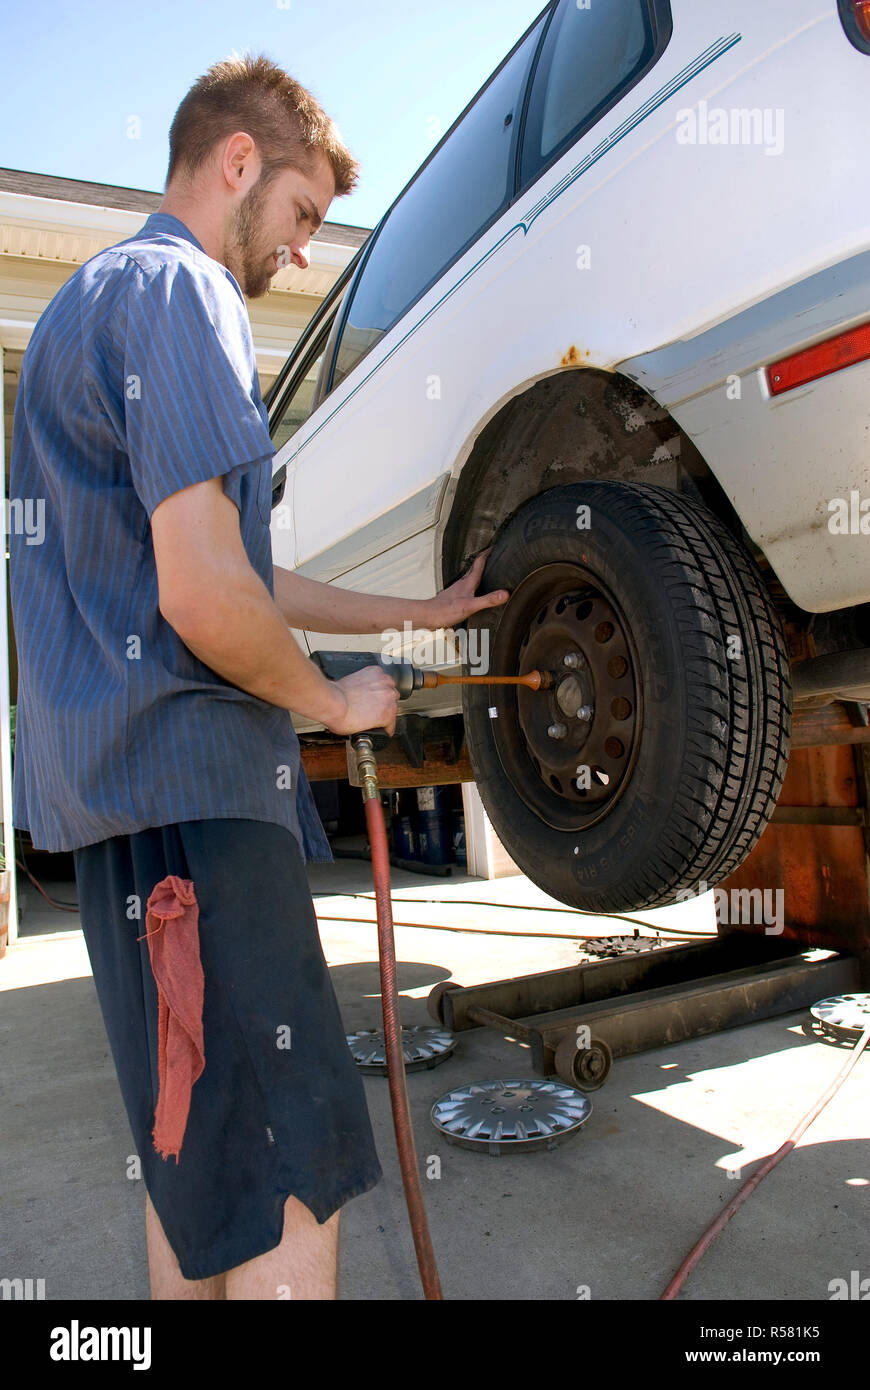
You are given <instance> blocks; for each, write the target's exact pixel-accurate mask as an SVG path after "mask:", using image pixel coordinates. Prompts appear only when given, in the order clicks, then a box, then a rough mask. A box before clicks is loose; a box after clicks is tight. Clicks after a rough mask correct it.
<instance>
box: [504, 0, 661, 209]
mask: <svg viewBox="0 0 870 1390" xmlns="http://www.w3.org/2000/svg"><path fill="white" fill-rule="evenodd" d="M570 2H571V0H557V3H556V4H555V5H554V7H553V13H552V15H551V16H550V23H552V21H553V19H554V18H555V16H556V14H557V13H558V11H559V9H560V7H561V5H562V4H568V3H570ZM641 3H642V4H644V5H645V6H646V13H647V18H648V20H649V25H650V29H651V30H652V37H653V46H652V51H651V53H650V56H649V58H648V59H647V61H646V62H645V63H644V64H643V66H642V67H640V68H638V69H637V71H636V72H635V73H634V75H633V76H632V77H630V78H628V79H627V80H626V81H625V82H623V83H622V84H621V86H619V87H617V88H614V91H613V94H612V96H611V98H610V100H609V101H607V103H606V105H604V106H601V107H599V109H598V111H597V112H596V113H595V114H593V115H592V116H589V117H587V118H586V120H585V121H580V122H579V123H578V124H577V125H576V126H575V127H574V129H573V130H572V131H569V133H568V135H566V136H565V137H564V139H563V140H562V141H561V143H560V144H559V145H557V146H556V149H555V150H553V151H551V152H550V154H549V155H548V156H547V159H546V162H545V163H543V164H540V165H538V167H537V168H536V169H535V171H534V173H533V174H532V175H530V177H529V178H527V179H523V173H522V171H523V154H524V151H525V143H526V134H527V121H528V114H529V109H530V107H531V103H532V93H533V91H534V88H535V84H536V82H537V80H538V68H539V65H540V61H541V58H542V55H543V52H544V47H543V46H544V43H545V42H546V35H547V34H548V33H549V30H550V23H548V24H547V25H546V29H545V33H544V34H543V35H542V39H541V43H540V45H539V46H538V51H537V53H536V54H535V67H534V71H533V72H532V73H531V74H530V76H529V83H528V87H527V89H526V101H525V104H524V109H523V117H522V129H521V131H520V146H519V151H518V154H517V197H521V196H522V194H523V193H525V192H526V190H527V189H529V188H531V186H532V184H533V183H537V181H538V179H540V178H543V176H544V174H546V173H547V171H548V170H549V169H551V168H552V166H553V165H554V164H556V163H557V162H558V161H559V160H560V159H561V158H562V157H563V155H564V154H565V153H566V151H567V150H568V149H570V147H571V146H572V145H576V144H578V143H579V141H580V140H583V139H585V138H586V136H587V135H588V134H589V132H590V130H594V128H595V126H597V125H598V123H599V121H602V120H603V119H604V117H605V116H606V115H607V114H608V113H609V112H610V111H612V110H613V108H614V106H618V105H619V103H620V102H621V101H622V99H623V97H626V96H628V93H629V92H630V91H632V90H633V89H634V88H635V87H636V86H637V85H638V83H639V82H642V81H643V79H644V78H645V77H646V76H647V74H648V73H650V72H652V70H653V68H654V67H655V66H656V64H657V63H658V62H659V60H660V59H661V58H662V57H663V55H664V53H665V50H666V49H667V47H668V45H669V44H670V41H671V38H672V37H673V32H674V20H673V14H672V12H671V4H670V0H641ZM555 51H556V46H555V45H554V47H553V51H552V53H551V55H550V62H549V63H548V65H547V68H546V71H544V72H543V75H542V78H541V80H542V81H543V82H544V84H545V85H546V83H547V82H548V81H549V76H550V68H551V67H552V58H553V54H554V53H555Z"/></svg>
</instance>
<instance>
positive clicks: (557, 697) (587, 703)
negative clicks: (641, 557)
mask: <svg viewBox="0 0 870 1390" xmlns="http://www.w3.org/2000/svg"><path fill="white" fill-rule="evenodd" d="M535 669H538V670H543V671H550V672H552V673H553V675H554V677H555V680H554V684H553V687H552V688H551V689H549V690H546V691H531V690H528V689H526V688H524V687H501V688H499V687H490V691H491V693H492V692H495V691H496V690H498V692H499V693H498V695H497V696H496V698H497V700H498V704H497V708H498V718H497V719H493V721H492V725H493V736H494V739H495V743H496V748H497V750H498V754H499V758H500V759H501V763H502V766H503V767H504V770H505V772H506V774H507V776H508V777H509V778H510V780H511V782H512V784H513V786H514V788H515V790H516V791H517V793H518V794H519V796H520V797H522V799H523V800H524V801H525V803H526V804H527V805H528V806H529V807H530V808H531V809H532V810H533V811H534V812H535V813H536V814H537V815H538V816H540V817H541V819H542V820H544V821H545V822H546V823H547V824H548V825H550V826H552V827H553V828H554V829H561V830H572V831H576V830H578V829H586V828H588V827H590V826H592V825H594V824H596V823H597V822H598V821H600V820H602V819H603V818H604V817H605V816H607V815H609V814H610V813H611V812H612V811H613V809H614V807H615V806H616V805H617V803H618V802H619V800H620V798H621V796H622V794H623V792H624V790H625V788H626V785H627V783H628V779H629V776H630V773H631V771H632V768H633V767H634V764H635V762H636V759H637V754H638V748H639V744H640V731H641V728H642V723H643V710H642V696H641V682H640V672H639V666H638V659H637V653H636V648H635V643H634V640H633V637H632V634H631V631H630V628H629V626H628V624H627V622H626V619H625V617H624V614H623V613H622V610H621V609H620V607H619V605H618V603H617V602H616V600H615V598H614V597H613V595H612V594H611V593H610V592H609V590H608V589H607V587H606V585H604V584H603V583H602V581H601V580H600V579H599V578H598V577H597V576H596V575H594V574H593V573H592V572H591V571H590V570H588V569H586V568H585V567H584V566H581V565H568V564H556V565H546V566H543V567H542V568H541V569H539V570H536V571H534V573H533V574H530V575H529V576H527V578H526V579H525V580H524V581H523V582H522V584H520V585H519V586H518V587H517V588H516V590H515V591H514V593H513V595H512V597H511V599H510V601H509V603H508V604H507V606H506V609H505V610H504V612H503V615H502V619H501V623H500V624H499V629H498V653H497V658H496V661H495V663H494V666H493V675H510V674H514V673H518V674H521V675H522V674H524V673H525V672H527V671H532V670H535Z"/></svg>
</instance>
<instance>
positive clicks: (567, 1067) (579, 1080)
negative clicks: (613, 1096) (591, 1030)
mask: <svg viewBox="0 0 870 1390" xmlns="http://www.w3.org/2000/svg"><path fill="white" fill-rule="evenodd" d="M612 1066H613V1053H612V1052H611V1051H610V1048H609V1047H608V1046H607V1043H606V1042H604V1041H603V1040H602V1039H601V1038H592V1039H591V1041H590V1044H589V1046H588V1047H578V1046H577V1044H576V1042H575V1041H574V1034H573V1033H566V1034H565V1036H564V1038H563V1039H562V1041H561V1042H560V1043H559V1046H558V1047H557V1048H556V1075H557V1076H559V1077H560V1078H561V1080H562V1081H566V1082H567V1083H568V1085H569V1086H576V1087H577V1089H578V1090H580V1091H597V1090H598V1089H599V1087H600V1086H603V1085H604V1083H605V1081H606V1080H607V1078H608V1076H609V1075H610V1068H611V1067H612Z"/></svg>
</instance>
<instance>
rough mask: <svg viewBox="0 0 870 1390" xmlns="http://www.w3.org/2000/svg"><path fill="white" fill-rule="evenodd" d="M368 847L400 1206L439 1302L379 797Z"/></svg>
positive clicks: (425, 1279)
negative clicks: (407, 1059)
mask: <svg viewBox="0 0 870 1390" xmlns="http://www.w3.org/2000/svg"><path fill="white" fill-rule="evenodd" d="M363 804H364V806H365V812H366V825H367V827H368V833H369V843H370V845H371V847H372V875H373V878H374V884H375V902H376V904H377V913H378V956H379V961H380V968H381V1003H382V1005H383V1011H384V1039H385V1043H386V1054H387V1078H388V1081H389V1086H390V1104H391V1105H392V1108H393V1125H394V1126H395V1130H396V1147H397V1148H398V1151H399V1167H400V1168H401V1170H402V1182H403V1184H404V1187H405V1201H406V1203H407V1206H408V1216H409V1218H410V1221H411V1231H412V1233H413V1236H414V1249H415V1250H416V1252H417V1265H418V1268H419V1270H420V1279H421V1280H422V1283H423V1293H424V1294H425V1296H426V1298H427V1299H442V1298H443V1296H444V1295H443V1294H442V1292H441V1281H440V1280H439V1278H438V1268H437V1266H436V1264H435V1255H434V1252H433V1250H432V1239H431V1236H430V1235H429V1224H428V1222H427V1220H426V1209H425V1207H424V1205H423V1193H422V1191H421V1189H420V1173H419V1170H418V1167H417V1151H416V1149H415V1147H414V1131H413V1129H412V1128H411V1115H410V1111H409V1109H408V1087H407V1085H406V1082H405V1059H404V1055H403V1050H402V1022H401V1019H400V1017H399V991H398V985H397V982H396V943H395V939H394V937H393V909H392V902H391V900H390V850H389V845H388V842H387V829H386V826H385V824H384V808H383V806H382V805H381V799H380V797H379V796H372V797H369V798H368V799H366V800H365V801H364V803H363Z"/></svg>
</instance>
